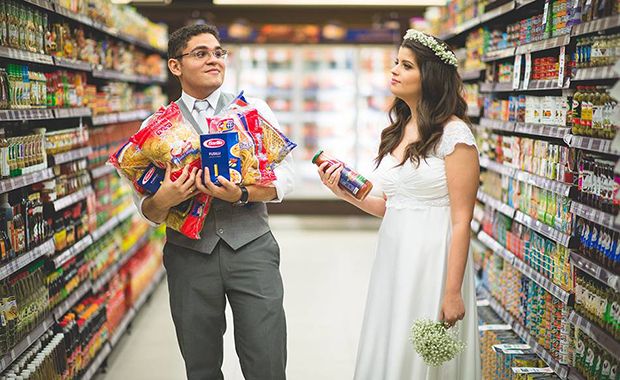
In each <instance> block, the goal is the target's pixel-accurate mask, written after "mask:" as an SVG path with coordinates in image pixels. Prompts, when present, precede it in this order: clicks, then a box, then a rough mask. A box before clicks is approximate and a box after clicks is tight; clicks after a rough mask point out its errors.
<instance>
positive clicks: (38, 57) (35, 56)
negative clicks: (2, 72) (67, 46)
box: [0, 46, 54, 65]
mask: <svg viewBox="0 0 620 380" xmlns="http://www.w3.org/2000/svg"><path fill="white" fill-rule="evenodd" d="M0 57H2V58H8V59H14V60H18V61H24V62H30V63H39V64H43V65H54V58H53V57H52V56H51V55H46V54H39V53H33V52H29V51H25V50H20V49H14V48H10V47H5V46H0Z"/></svg>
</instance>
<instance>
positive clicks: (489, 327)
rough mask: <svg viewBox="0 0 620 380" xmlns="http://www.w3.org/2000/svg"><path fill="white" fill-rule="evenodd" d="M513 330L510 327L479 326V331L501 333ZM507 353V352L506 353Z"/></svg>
mask: <svg viewBox="0 0 620 380" xmlns="http://www.w3.org/2000/svg"><path fill="white" fill-rule="evenodd" d="M501 330H504V331H505V330H512V327H511V326H510V325H481V326H478V331H501ZM504 352H505V351H504Z"/></svg>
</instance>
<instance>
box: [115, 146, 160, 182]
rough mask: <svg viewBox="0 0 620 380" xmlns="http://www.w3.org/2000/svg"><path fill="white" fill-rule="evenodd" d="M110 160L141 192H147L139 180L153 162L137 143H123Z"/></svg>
mask: <svg viewBox="0 0 620 380" xmlns="http://www.w3.org/2000/svg"><path fill="white" fill-rule="evenodd" d="M108 162H110V163H111V164H112V165H113V166H114V167H115V168H116V169H117V171H118V172H119V174H120V175H122V176H123V177H125V178H127V179H128V180H129V181H130V182H131V183H132V184H133V186H134V188H135V189H136V190H137V191H138V192H139V193H141V194H144V193H145V192H146V191H145V189H144V188H143V187H142V186H140V185H139V184H138V180H139V178H140V177H141V176H142V175H143V174H144V172H145V171H147V170H148V169H149V167H150V165H152V164H151V161H150V160H149V159H148V157H146V156H145V155H144V154H142V152H141V151H140V149H138V147H137V146H136V145H135V144H133V143H131V142H126V143H125V144H123V145H121V146H120V147H119V148H118V149H117V150H116V152H114V153H113V154H112V155H111V156H110V159H109V160H108Z"/></svg>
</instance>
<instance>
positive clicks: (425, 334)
mask: <svg viewBox="0 0 620 380" xmlns="http://www.w3.org/2000/svg"><path fill="white" fill-rule="evenodd" d="M456 335H457V331H456V329H450V328H449V327H448V326H447V325H446V324H445V323H444V322H437V321H431V320H430V319H419V320H417V321H415V322H414V323H413V326H412V327H411V342H412V343H413V348H414V349H415V351H416V352H417V353H418V355H420V356H421V357H422V359H424V362H425V363H426V364H427V365H429V366H431V367H439V366H440V365H442V364H443V363H445V362H447V361H450V360H452V359H454V357H455V356H457V355H458V354H460V353H461V352H463V350H464V349H465V343H463V342H461V341H459V340H458V338H457V336H456Z"/></svg>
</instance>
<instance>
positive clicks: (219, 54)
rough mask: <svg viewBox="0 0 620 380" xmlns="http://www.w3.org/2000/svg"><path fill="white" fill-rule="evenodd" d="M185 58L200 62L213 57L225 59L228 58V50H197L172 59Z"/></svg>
mask: <svg viewBox="0 0 620 380" xmlns="http://www.w3.org/2000/svg"><path fill="white" fill-rule="evenodd" d="M185 56H190V57H192V58H194V59H196V60H198V61H202V60H205V59H208V58H209V57H211V56H213V57H215V58H216V59H225V58H226V56H228V50H225V49H220V48H218V49H215V50H209V49H196V50H192V51H190V52H189V53H185V54H181V55H177V56H176V57H172V58H174V59H180V58H183V57H185Z"/></svg>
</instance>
